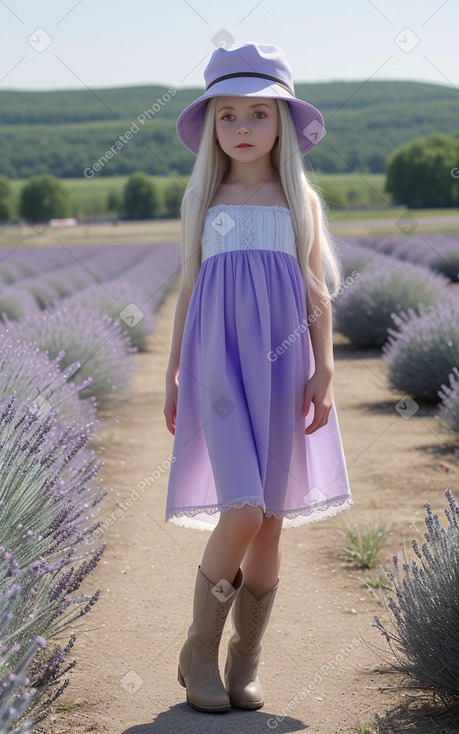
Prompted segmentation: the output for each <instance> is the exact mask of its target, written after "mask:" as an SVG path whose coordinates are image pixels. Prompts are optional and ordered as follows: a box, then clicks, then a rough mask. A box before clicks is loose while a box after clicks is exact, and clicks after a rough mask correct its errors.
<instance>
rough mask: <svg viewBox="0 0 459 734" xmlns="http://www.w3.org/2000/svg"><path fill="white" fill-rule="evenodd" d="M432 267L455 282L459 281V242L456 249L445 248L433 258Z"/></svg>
mask: <svg viewBox="0 0 459 734" xmlns="http://www.w3.org/2000/svg"><path fill="white" fill-rule="evenodd" d="M430 267H431V268H433V269H434V270H437V271H438V272H439V273H443V275H446V277H447V278H449V279H450V280H452V281H453V282H457V281H458V280H459V243H458V247H457V248H456V249H455V250H445V251H444V252H443V253H441V254H439V255H437V256H436V257H434V258H432V260H431V262H430Z"/></svg>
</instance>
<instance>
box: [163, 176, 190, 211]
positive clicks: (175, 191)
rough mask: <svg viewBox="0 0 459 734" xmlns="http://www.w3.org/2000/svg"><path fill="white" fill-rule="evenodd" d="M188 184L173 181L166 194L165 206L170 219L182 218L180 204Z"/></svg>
mask: <svg viewBox="0 0 459 734" xmlns="http://www.w3.org/2000/svg"><path fill="white" fill-rule="evenodd" d="M185 188H186V184H184V183H182V182H181V181H173V182H172V183H171V184H169V186H168V187H167V188H166V190H165V192H164V204H165V208H166V214H167V216H169V217H176V218H177V217H179V216H180V202H181V201H182V196H183V193H184V191H185Z"/></svg>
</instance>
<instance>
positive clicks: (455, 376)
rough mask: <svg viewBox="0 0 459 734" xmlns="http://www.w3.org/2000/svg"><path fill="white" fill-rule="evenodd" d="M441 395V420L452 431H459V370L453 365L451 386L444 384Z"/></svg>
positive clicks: (450, 378)
mask: <svg viewBox="0 0 459 734" xmlns="http://www.w3.org/2000/svg"><path fill="white" fill-rule="evenodd" d="M438 395H439V397H440V402H441V405H440V414H439V417H440V420H441V421H442V423H443V424H444V425H445V426H446V427H447V428H449V429H450V430H451V431H456V433H459V370H458V369H457V367H453V371H452V372H451V374H450V375H449V386H448V385H442V386H441V389H440V390H439V393H438Z"/></svg>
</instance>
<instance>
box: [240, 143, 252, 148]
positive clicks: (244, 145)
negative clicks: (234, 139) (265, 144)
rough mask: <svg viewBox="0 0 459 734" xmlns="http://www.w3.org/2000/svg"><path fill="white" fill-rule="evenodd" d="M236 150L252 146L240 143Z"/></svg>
mask: <svg viewBox="0 0 459 734" xmlns="http://www.w3.org/2000/svg"><path fill="white" fill-rule="evenodd" d="M236 148H253V145H251V144H250V143H240V144H239V145H236Z"/></svg>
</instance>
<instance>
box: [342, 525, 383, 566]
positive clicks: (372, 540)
mask: <svg viewBox="0 0 459 734" xmlns="http://www.w3.org/2000/svg"><path fill="white" fill-rule="evenodd" d="M346 536H347V544H346V546H345V547H344V548H343V552H344V555H345V556H346V558H347V559H348V560H349V561H352V562H353V563H355V564H356V565H357V566H360V567H361V568H373V566H376V563H377V560H378V559H377V556H378V551H379V549H380V547H381V544H382V543H383V542H384V538H385V536H386V528H385V526H384V524H382V523H380V524H379V525H374V526H370V527H360V526H359V525H358V524H357V523H354V525H349V526H347V527H346Z"/></svg>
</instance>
